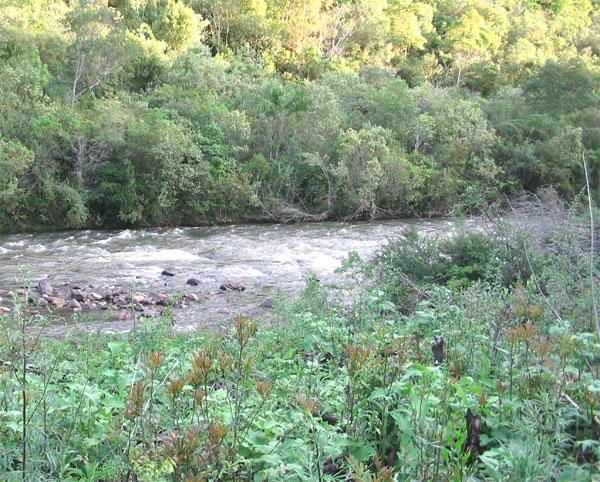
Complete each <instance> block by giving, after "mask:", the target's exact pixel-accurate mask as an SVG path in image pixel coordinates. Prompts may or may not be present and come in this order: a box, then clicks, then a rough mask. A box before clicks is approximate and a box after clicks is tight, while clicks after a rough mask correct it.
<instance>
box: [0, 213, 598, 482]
mask: <svg viewBox="0 0 600 482" xmlns="http://www.w3.org/2000/svg"><path fill="white" fill-rule="evenodd" d="M578 223H579V221H578V219H577V218H576V216H575V215H573V216H572V217H571V218H567V219H566V220H565V222H564V223H563V224H562V225H561V227H560V228H559V229H557V230H555V231H552V232H549V233H548V234H547V235H546V236H545V239H544V243H543V247H537V248H536V247H534V246H533V244H532V243H531V242H530V240H529V238H528V237H527V235H525V234H524V233H519V232H518V230H517V229H515V227H508V226H505V225H500V224H498V225H497V227H496V229H495V230H494V232H493V233H490V234H486V235H484V234H481V233H477V232H469V231H462V232H461V233H459V234H458V235H457V236H456V237H454V238H453V239H452V240H447V239H431V238H430V239H423V238H420V237H418V236H417V235H416V234H414V233H406V236H405V239H402V240H398V241H396V242H391V243H390V244H389V245H388V246H386V247H385V248H383V249H382V250H381V251H380V252H379V253H378V255H377V256H376V257H375V258H374V259H373V260H372V261H369V262H365V261H363V260H360V259H359V258H358V256H356V255H353V254H351V255H350V256H349V258H348V260H347V262H346V263H345V264H344V266H343V268H342V269H343V271H345V282H344V284H342V285H339V286H335V287H332V286H329V287H327V286H321V284H320V283H319V282H318V281H317V280H316V279H314V278H311V279H309V280H307V286H306V290H305V291H304V292H303V294H302V295H301V296H299V297H297V298H294V299H287V300H280V302H279V303H278V306H277V307H276V316H275V317H274V319H273V321H272V322H271V323H270V324H269V325H263V324H261V323H260V320H250V319H247V318H244V317H242V316H238V317H236V318H235V319H234V320H232V322H231V327H230V330H229V331H228V332H226V333H225V334H216V333H212V332H205V331H198V332H194V333H189V334H185V335H181V334H177V333H175V332H174V331H173V330H172V328H171V325H170V323H169V322H168V321H167V320H166V319H165V320H158V321H156V320H155V321H150V320H148V321H146V322H144V321H143V322H142V324H141V325H140V326H139V327H138V328H137V329H136V331H135V333H133V334H132V336H129V337H124V336H122V335H120V336H115V335H106V336H102V337H99V336H97V335H95V334H89V335H82V334H73V335H72V336H71V337H67V338H66V339H64V340H55V339H47V338H44V337H39V336H37V335H34V334H33V333H36V330H35V329H36V328H37V327H38V326H37V325H40V324H43V323H44V320H42V319H35V318H27V317H24V316H23V310H22V306H21V303H20V302H19V300H16V304H15V308H14V310H13V311H12V313H10V314H7V315H3V316H2V317H1V318H0V322H1V326H2V331H1V335H0V360H1V362H0V443H1V447H0V448H1V450H0V478H1V479H2V480H22V479H27V480H90V481H92V480H95V481H100V480H107V481H108V480H144V481H159V480H269V481H273V480H340V481H342V480H356V481H387V480H466V479H468V478H469V477H470V478H471V479H470V480H540V481H542V480H550V479H552V480H557V481H558V480H564V481H567V480H569V481H572V480H582V481H585V480H597V478H598V477H599V474H600V465H599V460H600V457H599V455H600V444H599V443H598V437H599V435H600V420H599V418H600V409H599V404H600V380H599V371H600V363H598V362H599V360H600V345H599V343H598V339H597V338H596V336H595V325H594V314H593V310H592V301H591V300H592V298H591V291H590V287H591V284H590V275H589V268H590V265H589V251H588V247H587V244H586V242H585V238H582V236H581V231H580V230H579V229H578V228H577V227H576V226H577V225H578ZM582 239H583V241H582ZM24 421H26V423H24Z"/></svg>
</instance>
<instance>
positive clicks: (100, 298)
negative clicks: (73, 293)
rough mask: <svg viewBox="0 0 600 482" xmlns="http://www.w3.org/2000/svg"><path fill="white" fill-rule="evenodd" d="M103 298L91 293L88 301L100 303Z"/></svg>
mask: <svg viewBox="0 0 600 482" xmlns="http://www.w3.org/2000/svg"><path fill="white" fill-rule="evenodd" d="M103 298H104V297H103V296H102V295H99V294H98V293H94V292H93V291H92V292H91V293H90V299H92V300H93V301H102V299H103Z"/></svg>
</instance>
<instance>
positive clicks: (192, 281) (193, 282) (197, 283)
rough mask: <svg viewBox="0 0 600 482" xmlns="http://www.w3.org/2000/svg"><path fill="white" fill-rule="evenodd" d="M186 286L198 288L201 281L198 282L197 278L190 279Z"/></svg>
mask: <svg viewBox="0 0 600 482" xmlns="http://www.w3.org/2000/svg"><path fill="white" fill-rule="evenodd" d="M185 284H188V285H190V286H198V285H199V284H200V281H199V280H197V279H196V278H190V279H189V280H187V281H186V282H185Z"/></svg>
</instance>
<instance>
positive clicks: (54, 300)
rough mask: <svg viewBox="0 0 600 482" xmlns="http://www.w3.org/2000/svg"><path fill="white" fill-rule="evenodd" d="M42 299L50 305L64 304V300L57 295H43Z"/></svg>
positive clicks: (58, 305)
mask: <svg viewBox="0 0 600 482" xmlns="http://www.w3.org/2000/svg"><path fill="white" fill-rule="evenodd" d="M44 299H45V300H46V301H47V302H48V303H50V304H51V305H52V306H57V307H59V308H60V307H61V306H65V300H63V299H62V298H59V297H58V296H48V295H46V296H44Z"/></svg>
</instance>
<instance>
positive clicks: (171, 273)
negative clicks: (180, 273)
mask: <svg viewBox="0 0 600 482" xmlns="http://www.w3.org/2000/svg"><path fill="white" fill-rule="evenodd" d="M161 274H162V275H163V276H175V272H174V271H173V270H170V269H163V271H162V273H161Z"/></svg>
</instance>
